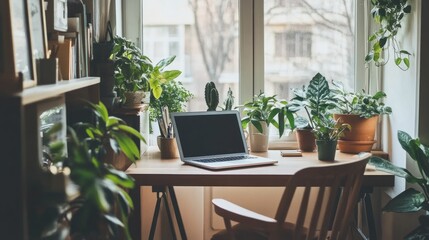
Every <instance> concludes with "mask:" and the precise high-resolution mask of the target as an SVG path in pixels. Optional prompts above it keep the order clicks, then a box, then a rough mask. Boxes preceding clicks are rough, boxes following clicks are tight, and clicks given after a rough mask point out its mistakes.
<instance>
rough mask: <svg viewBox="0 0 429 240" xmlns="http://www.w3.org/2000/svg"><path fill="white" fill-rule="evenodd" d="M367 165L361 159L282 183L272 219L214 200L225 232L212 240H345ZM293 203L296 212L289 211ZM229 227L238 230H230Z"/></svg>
mask: <svg viewBox="0 0 429 240" xmlns="http://www.w3.org/2000/svg"><path fill="white" fill-rule="evenodd" d="M367 161H368V159H367V157H365V158H362V159H359V160H356V161H353V162H347V163H340V164H336V163H335V164H332V165H326V166H318V167H310V168H306V169H303V170H301V171H299V172H297V173H296V174H295V175H294V176H293V177H292V178H291V179H290V181H289V182H287V183H285V186H286V189H285V191H284V193H283V196H282V198H281V200H280V204H279V206H278V209H277V213H276V215H275V217H274V218H271V217H267V216H264V215H261V214H258V213H255V212H253V211H250V210H248V209H245V208H242V207H240V206H238V205H236V204H233V203H231V202H228V201H226V200H223V199H213V200H212V203H213V205H214V209H215V212H216V213H217V214H218V215H220V216H221V217H223V218H224V222H225V226H226V230H223V231H221V232H218V233H216V234H215V235H213V237H212V240H218V239H231V240H232V239H246V240H259V239H270V240H271V239H294V240H295V239H330V240H335V239H338V240H343V239H347V234H348V229H349V228H348V227H349V225H350V224H349V222H350V219H351V217H352V214H353V212H354V210H355V207H356V205H357V201H358V198H359V193H360V189H361V184H362V177H363V173H364V171H365V165H366V163H367ZM314 191H316V192H314ZM294 197H295V199H296V198H297V199H298V201H295V199H294ZM292 202H294V204H296V203H298V204H297V205H300V206H298V207H297V208H295V209H291V208H294V205H292ZM291 206H292V207H291ZM292 215H293V216H292ZM290 218H293V221H289V219H290ZM231 221H235V222H238V224H236V225H235V226H233V227H231Z"/></svg>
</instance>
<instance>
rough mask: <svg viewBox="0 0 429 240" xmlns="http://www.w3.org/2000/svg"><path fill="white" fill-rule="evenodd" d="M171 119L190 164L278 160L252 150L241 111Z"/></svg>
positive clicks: (225, 164) (237, 164)
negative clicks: (245, 132)
mask: <svg viewBox="0 0 429 240" xmlns="http://www.w3.org/2000/svg"><path fill="white" fill-rule="evenodd" d="M171 120H172V123H173V128H174V133H175V136H176V141H177V146H178V148H179V153H180V158H181V159H182V161H183V162H185V163H187V164H190V165H195V166H198V167H202V168H207V169H212V170H219V169H229V168H239V167H249V166H260V165H270V164H274V163H277V161H276V160H271V159H267V158H262V157H258V156H253V155H250V154H249V153H248V150H247V145H246V140H245V138H244V134H243V130H242V128H241V121H240V116H239V112H238V111H218V112H217V111H211V112H184V113H172V114H171Z"/></svg>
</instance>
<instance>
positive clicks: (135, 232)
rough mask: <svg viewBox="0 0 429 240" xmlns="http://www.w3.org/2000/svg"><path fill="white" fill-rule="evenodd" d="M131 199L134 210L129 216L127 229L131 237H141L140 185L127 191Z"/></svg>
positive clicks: (138, 239)
mask: <svg viewBox="0 0 429 240" xmlns="http://www.w3.org/2000/svg"><path fill="white" fill-rule="evenodd" d="M129 194H130V197H131V199H132V200H133V203H134V210H133V211H132V212H131V214H130V218H129V230H130V234H131V238H132V239H134V240H140V239H142V232H141V230H142V227H141V225H142V218H141V195H140V186H136V187H134V188H133V189H131V190H130V192H129Z"/></svg>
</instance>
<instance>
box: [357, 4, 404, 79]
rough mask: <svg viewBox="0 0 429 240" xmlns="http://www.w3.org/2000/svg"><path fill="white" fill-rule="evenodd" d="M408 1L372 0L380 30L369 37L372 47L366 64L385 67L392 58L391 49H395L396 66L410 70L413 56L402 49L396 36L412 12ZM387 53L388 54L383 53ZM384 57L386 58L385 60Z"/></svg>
mask: <svg viewBox="0 0 429 240" xmlns="http://www.w3.org/2000/svg"><path fill="white" fill-rule="evenodd" d="M407 1H408V0H371V3H372V5H373V8H372V10H371V14H372V17H373V18H374V21H375V22H376V23H377V24H379V25H380V28H379V29H378V30H377V31H375V32H374V33H373V34H372V35H371V36H369V39H368V40H369V42H370V43H371V44H372V47H371V49H370V51H369V53H368V55H366V57H365V62H366V63H369V62H371V61H374V63H375V65H376V66H377V67H379V66H383V65H385V64H386V63H387V62H388V61H389V58H390V53H389V50H388V49H389V47H390V46H392V48H393V55H394V60H395V64H396V65H397V66H398V67H399V68H400V69H402V70H404V71H405V70H408V69H409V68H410V59H409V56H410V55H411V54H410V53H409V52H408V51H406V50H403V49H401V47H400V45H399V42H398V41H397V40H396V34H397V33H398V30H399V29H400V28H401V26H402V25H401V21H402V19H403V18H404V16H405V15H406V14H408V13H410V12H411V5H409V4H408V3H407ZM385 50H387V51H386V54H383V52H384V51H385ZM383 56H384V57H385V58H383Z"/></svg>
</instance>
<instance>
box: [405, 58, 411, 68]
mask: <svg viewBox="0 0 429 240" xmlns="http://www.w3.org/2000/svg"><path fill="white" fill-rule="evenodd" d="M404 64H405V66H407V68H410V59H408V58H407V57H406V58H404Z"/></svg>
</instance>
